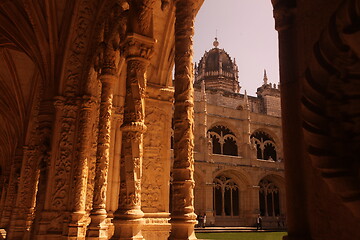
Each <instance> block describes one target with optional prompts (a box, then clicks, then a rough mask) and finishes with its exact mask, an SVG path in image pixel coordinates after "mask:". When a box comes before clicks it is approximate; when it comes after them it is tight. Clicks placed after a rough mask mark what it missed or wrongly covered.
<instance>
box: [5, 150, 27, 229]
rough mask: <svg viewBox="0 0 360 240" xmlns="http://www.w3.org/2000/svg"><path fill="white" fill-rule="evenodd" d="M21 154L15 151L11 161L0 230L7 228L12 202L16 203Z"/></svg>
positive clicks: (19, 151)
mask: <svg viewBox="0 0 360 240" xmlns="http://www.w3.org/2000/svg"><path fill="white" fill-rule="evenodd" d="M22 154H23V153H22V151H21V150H20V149H17V150H16V154H15V156H14V159H13V164H12V165H11V169H10V175H9V182H8V187H7V191H6V196H5V202H4V208H3V210H2V213H1V222H0V228H2V229H6V228H8V227H9V223H10V216H11V214H12V211H13V206H14V202H15V201H16V196H17V189H18V181H19V177H20V171H21V159H22Z"/></svg>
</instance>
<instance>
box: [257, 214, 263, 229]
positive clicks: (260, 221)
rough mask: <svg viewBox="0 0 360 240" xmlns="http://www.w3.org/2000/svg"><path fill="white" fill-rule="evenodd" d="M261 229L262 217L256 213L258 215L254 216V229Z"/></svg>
mask: <svg viewBox="0 0 360 240" xmlns="http://www.w3.org/2000/svg"><path fill="white" fill-rule="evenodd" d="M259 229H260V230H261V229H262V218H261V216H260V214H258V217H257V218H256V230H259Z"/></svg>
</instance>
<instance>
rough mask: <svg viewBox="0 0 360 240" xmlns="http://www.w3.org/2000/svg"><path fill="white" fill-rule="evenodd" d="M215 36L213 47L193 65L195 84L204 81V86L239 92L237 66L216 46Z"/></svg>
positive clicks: (217, 43)
mask: <svg viewBox="0 0 360 240" xmlns="http://www.w3.org/2000/svg"><path fill="white" fill-rule="evenodd" d="M218 45H219V42H218V41H217V38H215V41H214V48H212V49H210V50H209V51H208V52H205V54H204V56H203V57H202V58H201V60H200V61H199V64H198V65H195V85H198V84H200V83H201V81H205V86H206V88H213V89H221V90H225V91H230V92H239V91H240V87H239V82H238V67H237V65H236V63H235V59H234V61H232V60H231V58H230V56H229V54H228V53H227V52H226V51H225V50H224V49H220V48H218Z"/></svg>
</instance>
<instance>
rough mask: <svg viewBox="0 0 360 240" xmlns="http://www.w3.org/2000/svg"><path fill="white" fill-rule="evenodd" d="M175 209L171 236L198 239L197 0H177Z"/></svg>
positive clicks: (173, 237) (172, 217) (171, 237)
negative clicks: (196, 202) (196, 128)
mask: <svg viewBox="0 0 360 240" xmlns="http://www.w3.org/2000/svg"><path fill="white" fill-rule="evenodd" d="M175 17H176V20H175V95H174V98H175V110H174V167H173V199H172V202H173V211H172V213H171V221H170V222H171V233H170V237H169V239H184V240H185V239H196V237H195V233H194V225H195V223H196V214H195V213H194V193H193V191H194V185H195V184H194V156H193V149H194V129H193V128H194V89H193V65H192V64H193V63H192V62H193V60H192V58H193V49H192V45H193V41H192V37H193V35H194V18H195V10H194V2H193V1H192V0H183V1H176V10H175Z"/></svg>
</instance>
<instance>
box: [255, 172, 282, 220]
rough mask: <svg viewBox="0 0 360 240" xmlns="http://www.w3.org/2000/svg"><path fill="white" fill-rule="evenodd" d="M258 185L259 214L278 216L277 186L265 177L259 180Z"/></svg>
mask: <svg viewBox="0 0 360 240" xmlns="http://www.w3.org/2000/svg"><path fill="white" fill-rule="evenodd" d="M259 185H260V191H259V203H260V214H261V216H272V217H275V216H279V215H280V199H279V188H278V187H277V186H276V185H275V184H274V183H272V182H271V181H269V180H266V179H263V180H261V181H260V183H259Z"/></svg>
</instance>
